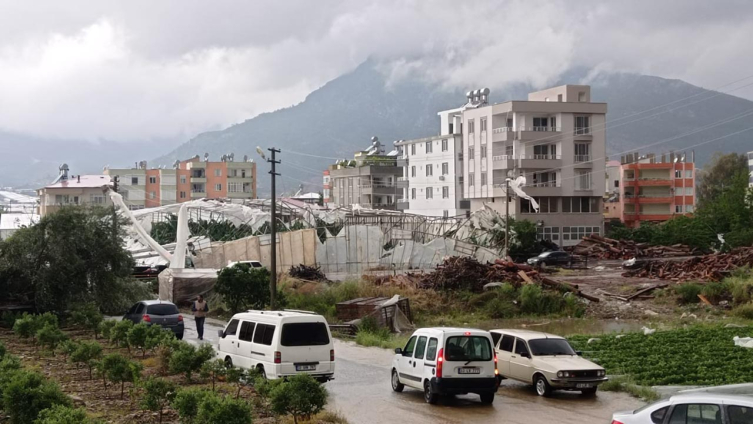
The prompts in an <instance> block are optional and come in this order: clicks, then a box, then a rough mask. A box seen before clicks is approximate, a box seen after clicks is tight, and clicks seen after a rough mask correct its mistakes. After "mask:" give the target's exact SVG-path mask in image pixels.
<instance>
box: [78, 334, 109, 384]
mask: <svg viewBox="0 0 753 424" xmlns="http://www.w3.org/2000/svg"><path fill="white" fill-rule="evenodd" d="M101 357H102V345H100V344H99V343H97V342H95V341H91V342H89V341H83V342H81V343H79V344H78V346H77V347H76V350H74V351H73V353H71V361H73V362H75V363H77V364H84V365H85V366H86V367H87V368H88V369H89V380H91V379H92V369H93V368H94V365H95V364H96V362H97V360H98V359H99V358H101Z"/></svg>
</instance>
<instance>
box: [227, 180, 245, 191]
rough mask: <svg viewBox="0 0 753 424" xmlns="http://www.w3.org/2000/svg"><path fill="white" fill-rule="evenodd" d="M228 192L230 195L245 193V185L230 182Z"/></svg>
mask: <svg viewBox="0 0 753 424" xmlns="http://www.w3.org/2000/svg"><path fill="white" fill-rule="evenodd" d="M227 192H228V193H243V183H238V182H228V183H227Z"/></svg>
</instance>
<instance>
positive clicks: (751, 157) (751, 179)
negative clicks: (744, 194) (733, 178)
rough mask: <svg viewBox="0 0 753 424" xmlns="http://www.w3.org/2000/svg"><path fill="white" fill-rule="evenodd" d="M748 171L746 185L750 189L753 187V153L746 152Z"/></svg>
mask: <svg viewBox="0 0 753 424" xmlns="http://www.w3.org/2000/svg"><path fill="white" fill-rule="evenodd" d="M748 171H750V172H749V174H750V175H749V176H748V185H749V186H750V187H753V152H748Z"/></svg>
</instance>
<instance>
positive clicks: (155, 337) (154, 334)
mask: <svg viewBox="0 0 753 424" xmlns="http://www.w3.org/2000/svg"><path fill="white" fill-rule="evenodd" d="M173 340H176V338H175V333H173V332H172V331H165V330H163V329H162V328H161V327H160V326H157V325H151V326H149V329H148V330H147V333H146V341H145V343H144V348H145V349H148V350H151V351H152V353H155V352H156V351H157V348H159V347H160V346H162V345H163V344H167V343H171V342H172V341H173Z"/></svg>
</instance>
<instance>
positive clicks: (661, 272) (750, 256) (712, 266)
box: [622, 247, 753, 281]
mask: <svg viewBox="0 0 753 424" xmlns="http://www.w3.org/2000/svg"><path fill="white" fill-rule="evenodd" d="M746 265H747V266H753V247H740V248H737V249H734V250H732V251H731V252H730V253H714V254H711V255H706V256H696V257H694V258H690V259H686V260H684V261H669V260H652V261H639V262H636V263H635V264H634V265H633V266H632V268H633V269H630V270H628V271H625V272H623V273H622V276H623V277H643V278H658V279H661V280H673V281H688V280H700V281H719V280H722V279H723V278H725V277H727V276H728V275H729V274H730V273H731V272H732V271H733V270H734V269H735V268H739V267H742V266H746Z"/></svg>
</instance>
